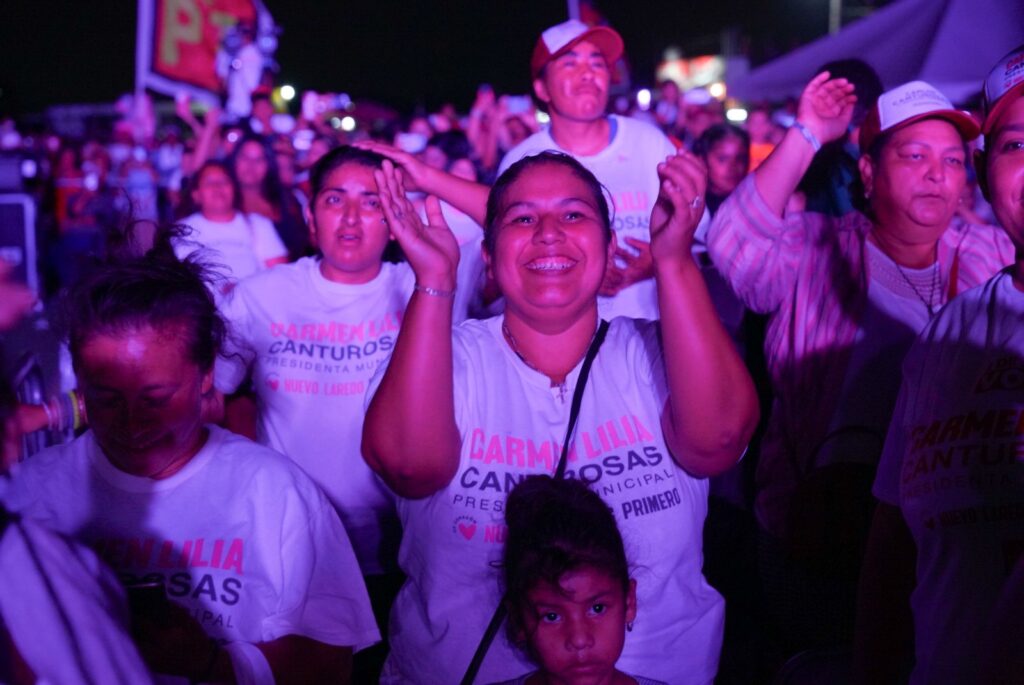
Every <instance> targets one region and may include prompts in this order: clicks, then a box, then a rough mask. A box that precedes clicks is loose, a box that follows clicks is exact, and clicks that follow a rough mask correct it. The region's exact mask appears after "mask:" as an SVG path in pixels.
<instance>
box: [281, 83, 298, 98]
mask: <svg viewBox="0 0 1024 685" xmlns="http://www.w3.org/2000/svg"><path fill="white" fill-rule="evenodd" d="M281 99H282V100H284V101H285V102H291V101H292V100H294V99H295V88H294V87H293V86H287V85H286V86H281Z"/></svg>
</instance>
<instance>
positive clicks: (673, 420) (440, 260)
mask: <svg viewBox="0 0 1024 685" xmlns="http://www.w3.org/2000/svg"><path fill="white" fill-rule="evenodd" d="M658 174H659V176H660V177H661V189H662V190H661V195H660V196H659V199H658V202H657V205H656V208H655V210H654V212H653V213H652V216H651V235H652V240H651V253H652V256H653V258H654V265H655V273H656V277H657V279H658V290H659V294H660V302H659V304H660V305H661V313H662V318H661V322H660V326H659V325H657V324H654V323H650V322H643V321H635V320H631V319H624V318H619V319H616V320H614V321H613V322H612V323H611V325H610V328H609V329H608V332H607V337H606V340H605V342H604V345H603V346H602V348H601V352H600V354H598V355H597V357H596V360H595V362H594V365H593V368H592V370H591V373H590V376H589V381H588V382H587V385H586V392H585V393H583V396H582V402H581V408H580V413H579V421H578V430H577V431H576V434H575V435H576V439H575V440H574V441H573V443H572V449H571V450H570V457H569V460H568V470H567V474H568V475H570V476H572V477H577V478H580V479H581V480H584V481H586V482H587V483H588V484H589V485H590V486H591V487H592V488H593V489H594V490H595V491H596V492H598V493H599V494H600V495H601V496H602V498H603V499H604V500H605V501H606V502H607V503H608V504H609V505H610V506H611V507H612V509H613V510H614V511H615V514H616V518H617V519H618V521H619V524H620V527H621V529H622V532H623V536H624V538H625V541H626V547H627V551H628V552H629V553H630V556H631V557H632V558H633V559H634V560H635V562H636V564H637V568H638V577H637V580H638V588H640V590H639V597H638V599H637V602H638V615H639V616H641V617H642V618H641V619H640V620H638V621H637V622H636V625H635V627H634V631H633V632H632V633H630V635H629V637H628V638H627V640H626V645H625V648H624V651H623V655H622V658H621V659H620V660H619V662H618V663H619V666H618V667H619V668H620V669H621V670H623V671H626V672H641V673H644V674H645V675H649V676H651V677H654V678H657V679H660V680H664V681H666V682H669V683H673V684H675V683H684V682H685V683H710V682H711V681H712V679H713V678H714V675H715V672H716V668H717V661H718V651H719V648H720V645H721V638H722V616H723V607H722V600H721V597H719V596H718V594H717V593H716V592H715V591H714V590H712V589H711V588H710V587H709V586H708V585H707V583H706V582H705V581H704V578H703V577H702V575H701V554H700V549H701V526H702V524H703V521H704V516H705V514H706V508H707V502H706V498H707V481H706V477H707V476H709V475H712V474H715V473H720V472H721V471H723V470H725V469H727V468H728V467H729V466H731V465H733V464H734V463H735V462H736V460H737V459H738V458H739V456H740V453H741V452H742V450H743V448H744V447H745V445H746V442H747V439H748V438H749V436H750V433H751V431H752V429H753V426H754V424H755V422H756V420H757V406H756V404H757V403H756V398H755V396H754V391H753V385H752V383H751V381H750V377H749V376H748V374H747V372H746V369H745V368H744V366H743V363H742V362H741V361H740V359H739V357H738V355H737V354H736V352H735V350H734V348H733V346H732V345H731V344H730V342H729V340H728V337H727V335H726V333H725V331H724V330H723V328H722V326H721V324H720V322H719V321H718V317H717V315H716V314H715V311H714V308H713V307H712V305H711V302H710V300H709V298H708V294H707V290H706V289H705V287H704V284H703V279H702V278H701V274H700V270H699V269H698V268H697V266H696V264H695V263H694V262H693V260H692V259H690V257H689V253H690V244H691V242H692V240H693V231H694V228H695V227H696V225H697V222H698V221H699V219H700V217H701V214H702V213H703V210H704V206H703V197H704V186H705V183H706V172H705V170H704V168H703V165H702V164H701V163H700V161H699V160H697V159H696V158H695V157H694V156H693V155H690V154H688V153H683V154H681V155H678V156H673V157H671V158H669V159H668V160H667V161H666V162H664V163H662V164H660V165H658ZM377 184H378V186H379V187H380V189H381V191H380V192H381V197H382V200H383V209H384V215H385V217H386V218H387V220H388V223H389V225H390V226H391V231H392V234H393V235H395V237H396V239H397V240H398V241H399V242H400V243H401V245H402V248H403V250H404V252H405V254H406V255H407V257H408V258H409V261H410V263H411V264H412V267H413V270H414V271H415V272H416V278H417V283H416V289H415V292H414V293H413V296H412V299H411V300H410V302H409V306H408V308H407V309H406V312H405V318H404V320H403V324H402V330H401V332H400V333H399V336H398V342H397V344H396V346H395V351H394V353H393V355H392V358H391V361H390V363H389V366H388V368H387V371H386V372H385V373H384V374H383V377H382V378H381V379H380V385H379V387H378V388H377V390H376V394H375V395H374V397H373V399H372V400H371V402H370V405H369V409H368V412H367V417H366V424H365V428H364V432H363V453H364V455H365V457H366V459H367V462H368V463H369V464H370V466H371V468H373V469H374V470H375V471H376V472H377V473H378V474H379V475H380V476H381V477H382V478H383V479H384V481H385V482H386V483H387V484H388V485H389V486H390V487H391V489H392V490H394V491H395V493H396V494H397V495H398V496H399V499H398V511H399V517H400V518H401V520H402V524H403V529H404V530H403V539H402V546H401V549H400V552H399V563H400V564H401V565H402V568H403V570H404V571H405V572H406V573H407V574H408V576H409V581H408V582H407V583H406V585H405V586H404V587H403V588H402V591H401V592H400V594H399V597H398V600H397V601H396V604H395V609H394V611H393V612H392V615H391V628H390V639H391V654H390V655H389V658H388V663H387V664H386V665H385V671H384V675H383V677H382V682H384V683H397V682H408V681H415V682H418V683H452V682H457V681H458V680H459V678H460V677H461V676H462V675H463V673H464V672H465V670H466V668H467V666H468V664H469V662H470V660H471V657H472V655H473V652H474V649H475V648H476V646H477V644H478V643H479V641H480V638H481V636H482V634H483V632H484V629H485V627H486V625H487V623H488V621H489V619H490V617H491V614H492V613H493V611H494V609H495V607H496V606H497V604H498V602H499V599H500V598H499V593H498V578H497V569H496V568H495V567H494V566H493V565H492V562H495V561H498V560H499V559H500V556H501V543H502V542H503V540H504V536H505V526H504V515H503V510H504V503H505V496H506V494H507V493H508V491H509V490H510V489H511V487H512V485H514V484H515V483H516V482H518V481H519V480H521V479H522V478H524V477H525V476H526V475H528V474H530V473H551V472H552V471H553V470H554V468H555V462H556V461H557V459H558V455H559V453H560V451H561V445H562V437H563V436H564V434H565V430H566V426H567V422H568V414H569V407H570V398H571V397H572V394H573V392H572V390H573V387H574V386H575V384H576V381H577V379H578V377H579V373H580V365H581V362H582V359H583V356H584V354H585V352H586V351H587V349H588V348H589V347H590V345H591V341H592V339H593V338H594V335H595V331H596V330H597V329H598V313H597V292H598V289H599V288H600V286H601V282H602V280H603V278H604V272H605V267H606V265H607V263H608V260H609V259H610V258H611V256H612V255H614V253H615V242H614V238H613V237H612V232H611V227H610V222H609V215H608V204H607V201H606V200H605V198H604V195H603V194H602V191H601V186H600V184H599V183H598V182H597V180H596V179H595V178H594V176H593V174H591V173H590V172H589V171H587V170H586V169H585V168H584V167H583V166H581V165H580V164H579V162H577V161H575V160H574V159H572V158H571V157H569V156H566V155H562V154H558V153H550V152H548V153H542V154H540V155H536V156H534V157H527V158H525V159H523V160H521V161H520V162H517V163H516V164H514V165H513V166H512V167H510V168H509V169H508V170H507V171H506V172H505V173H504V174H503V175H502V176H501V178H499V180H498V181H497V183H496V184H495V186H494V188H493V189H492V191H491V195H490V198H489V200H488V211H487V221H486V226H487V229H486V235H485V241H484V246H485V247H484V249H485V255H486V261H487V263H488V268H489V269H490V271H491V273H492V274H493V276H494V278H495V280H496V281H497V283H498V285H499V286H500V288H501V290H502V293H503V294H504V296H505V299H506V309H505V314H504V315H503V316H502V317H496V318H494V319H489V320H485V321H467V322H465V323H463V324H461V325H460V326H458V327H457V328H456V329H455V331H454V335H453V333H452V332H451V331H450V330H449V327H450V326H451V318H452V314H451V312H452V297H453V295H454V292H453V291H454V287H455V273H456V264H457V261H458V247H457V245H456V241H455V239H454V237H453V236H452V235H451V232H450V231H448V230H447V227H446V226H445V225H444V222H443V219H442V217H441V214H440V210H439V207H438V204H437V202H436V200H433V199H432V198H428V202H427V217H428V221H429V224H428V225H427V226H424V225H423V224H422V223H421V222H420V220H419V218H418V217H417V216H416V214H415V212H414V211H413V208H412V206H411V205H410V204H409V203H408V202H407V201H405V200H404V192H403V191H404V189H403V187H402V181H401V179H400V178H399V176H398V175H397V174H396V173H395V171H394V169H393V168H392V167H391V165H390V163H389V162H385V163H384V170H383V171H382V172H378V174H377ZM655 606H656V608H655ZM534 669H535V667H533V666H531V665H530V664H529V663H528V662H526V661H524V660H523V659H522V657H521V656H520V655H519V654H517V652H516V650H514V649H513V648H512V647H511V645H509V644H508V643H507V642H506V641H504V640H502V639H497V640H495V642H494V643H493V644H492V645H491V646H490V648H489V650H488V652H487V656H486V658H485V659H484V661H483V664H482V667H481V670H480V672H479V676H478V678H479V681H480V682H492V681H501V680H506V679H509V678H514V677H516V676H518V675H521V674H523V673H526V672H528V671H531V670H534Z"/></svg>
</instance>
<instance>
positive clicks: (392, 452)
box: [363, 162, 461, 498]
mask: <svg viewBox="0 0 1024 685" xmlns="http://www.w3.org/2000/svg"><path fill="white" fill-rule="evenodd" d="M375 176H377V185H378V189H379V192H380V196H381V201H382V204H383V208H384V216H385V218H386V219H387V221H388V225H389V226H390V227H391V231H392V234H393V235H394V237H395V239H396V240H397V241H398V242H399V244H400V245H401V246H402V249H403V250H404V251H405V254H406V256H407V257H408V258H409V262H410V264H411V265H412V267H413V271H414V272H415V274H416V283H417V286H416V291H415V292H414V293H413V295H412V299H411V300H410V301H409V306H408V308H407V309H406V311H405V317H404V319H403V321H402V329H401V331H399V334H398V341H397V342H396V343H395V349H394V351H393V352H392V355H391V361H390V362H389V364H388V368H387V370H386V371H385V372H384V377H383V379H382V380H381V383H380V387H379V388H378V389H377V392H376V394H375V395H374V396H373V400H372V401H371V402H370V406H369V409H368V410H367V413H366V422H365V423H364V426H363V456H364V458H365V459H366V463H367V464H368V465H369V466H370V468H371V469H373V471H374V472H375V473H377V475H379V476H380V477H381V478H383V479H384V481H385V482H386V483H387V484H388V486H389V487H390V488H391V489H392V490H394V491H395V493H397V494H398V495H399V496H401V497H408V498H416V497H426V496H428V495H432V494H433V493H435V492H437V491H438V490H440V489H441V488H443V487H445V486H446V485H447V484H448V483H449V482H450V481H451V479H452V478H453V477H454V475H455V471H456V468H457V467H458V463H459V450H460V448H461V444H460V439H459V432H458V427H457V426H456V424H455V394H454V390H453V384H452V373H453V368H452V332H451V328H452V304H453V298H452V295H453V294H454V291H455V282H456V279H455V273H456V268H457V265H458V260H459V246H458V243H457V241H456V240H455V236H454V235H452V232H451V231H450V230H449V229H448V227H447V226H446V225H445V223H444V218H443V217H442V215H441V207H440V205H439V204H438V202H437V200H436V199H435V198H428V200H427V219H428V224H427V225H426V226H424V225H423V224H422V223H421V222H420V220H419V218H418V217H417V215H416V212H415V210H414V209H413V207H412V204H411V203H409V201H408V200H407V199H406V198H405V192H404V188H403V187H402V184H401V179H400V178H399V177H398V176H397V175H396V174H395V169H394V168H393V167H392V165H391V164H390V163H388V162H385V166H384V171H383V172H375Z"/></svg>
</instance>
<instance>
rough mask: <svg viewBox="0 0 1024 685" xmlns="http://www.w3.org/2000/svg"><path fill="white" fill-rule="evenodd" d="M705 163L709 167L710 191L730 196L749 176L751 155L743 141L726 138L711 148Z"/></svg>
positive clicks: (730, 137) (735, 138) (736, 138)
mask: <svg viewBox="0 0 1024 685" xmlns="http://www.w3.org/2000/svg"><path fill="white" fill-rule="evenodd" d="M705 162H706V163H707V166H708V190H710V191H711V192H712V193H715V194H716V195H728V194H729V193H731V192H732V191H734V190H736V186H738V185H739V184H740V181H742V180H743V177H744V176H746V175H747V169H748V168H749V167H750V154H749V152H748V151H747V146H746V145H744V144H743V140H742V139H740V138H738V137H736V136H726V137H724V138H722V139H721V140H719V141H718V142H717V143H715V144H714V145H712V146H711V149H710V150H709V151H708V154H707V158H706V159H705Z"/></svg>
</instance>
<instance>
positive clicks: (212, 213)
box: [192, 166, 235, 221]
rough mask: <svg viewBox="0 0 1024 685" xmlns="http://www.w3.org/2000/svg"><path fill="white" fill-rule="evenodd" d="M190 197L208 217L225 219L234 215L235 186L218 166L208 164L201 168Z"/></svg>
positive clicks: (215, 219) (216, 219)
mask: <svg viewBox="0 0 1024 685" xmlns="http://www.w3.org/2000/svg"><path fill="white" fill-rule="evenodd" d="M192 199H193V201H194V202H195V203H196V204H197V205H198V206H199V209H200V211H201V212H202V213H203V214H204V215H205V216H206V217H207V218H208V219H212V220H214V221H218V220H219V221H225V220H230V219H231V218H232V217H233V216H234V215H235V188H234V185H233V184H232V183H231V178H230V177H229V176H228V175H227V172H225V171H224V170H223V169H221V168H220V167H217V166H209V167H206V168H205V169H204V170H203V173H202V175H200V177H199V179H198V180H197V181H196V188H195V190H194V191H193V192H192Z"/></svg>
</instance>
